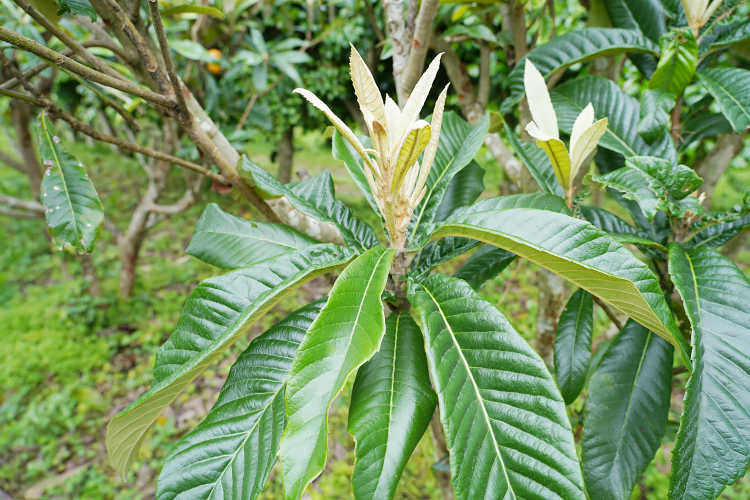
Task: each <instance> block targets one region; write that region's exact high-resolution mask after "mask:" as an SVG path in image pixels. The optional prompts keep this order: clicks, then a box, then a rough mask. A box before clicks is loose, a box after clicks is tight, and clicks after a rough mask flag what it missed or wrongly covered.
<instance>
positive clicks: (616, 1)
mask: <svg viewBox="0 0 750 500" xmlns="http://www.w3.org/2000/svg"><path fill="white" fill-rule="evenodd" d="M604 6H605V8H606V9H607V14H609V19H610V21H611V22H612V26H614V27H615V28H623V29H628V30H634V31H637V32H640V33H643V34H644V35H645V36H646V37H647V38H648V39H649V40H651V41H652V42H658V41H659V38H660V37H661V36H662V35H663V34H664V33H666V32H667V24H666V22H665V19H664V12H663V10H664V9H663V7H662V5H661V3H660V2H659V0H604Z"/></svg>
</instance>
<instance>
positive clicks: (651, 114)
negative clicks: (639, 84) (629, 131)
mask: <svg viewBox="0 0 750 500" xmlns="http://www.w3.org/2000/svg"><path fill="white" fill-rule="evenodd" d="M675 98H676V96H675V94H672V93H671V92H667V91H666V90H664V89H654V90H652V89H648V90H646V91H645V92H644V93H643V98H642V99H641V119H640V121H639V122H638V135H640V136H641V137H643V140H644V141H646V144H653V143H654V142H656V141H657V140H658V139H659V137H661V136H662V135H664V132H666V131H667V127H668V126H669V123H670V122H669V112H670V111H672V108H674V106H675Z"/></svg>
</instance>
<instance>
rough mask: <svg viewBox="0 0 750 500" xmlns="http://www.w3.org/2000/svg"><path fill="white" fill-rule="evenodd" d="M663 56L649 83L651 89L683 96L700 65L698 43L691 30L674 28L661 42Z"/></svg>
mask: <svg viewBox="0 0 750 500" xmlns="http://www.w3.org/2000/svg"><path fill="white" fill-rule="evenodd" d="M659 48H660V51H661V56H660V57H659V64H658V65H657V66H656V71H655V72H654V74H653V75H652V76H651V78H650V79H649V81H648V88H649V89H654V90H655V89H662V90H666V91H667V92H671V93H672V94H674V95H675V96H679V95H682V93H683V91H684V90H685V87H687V86H688V84H689V83H690V81H691V80H692V79H693V75H694V74H695V68H696V67H697V65H698V42H697V41H696V40H695V36H693V31H692V30H691V29H690V28H674V29H672V31H670V32H669V33H665V34H664V35H663V36H662V37H661V39H660V40H659Z"/></svg>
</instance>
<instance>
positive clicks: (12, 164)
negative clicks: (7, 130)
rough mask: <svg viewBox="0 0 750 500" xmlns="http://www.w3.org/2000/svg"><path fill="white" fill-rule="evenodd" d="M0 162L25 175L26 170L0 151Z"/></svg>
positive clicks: (18, 162) (19, 163)
mask: <svg viewBox="0 0 750 500" xmlns="http://www.w3.org/2000/svg"><path fill="white" fill-rule="evenodd" d="M0 161H1V162H3V163H5V164H6V165H8V166H9V167H10V168H12V169H14V170H18V171H19V172H23V173H24V174H25V173H26V169H25V168H24V166H23V164H22V163H21V162H20V161H18V160H16V159H15V158H13V157H12V156H10V155H8V154H5V153H3V152H2V151H0Z"/></svg>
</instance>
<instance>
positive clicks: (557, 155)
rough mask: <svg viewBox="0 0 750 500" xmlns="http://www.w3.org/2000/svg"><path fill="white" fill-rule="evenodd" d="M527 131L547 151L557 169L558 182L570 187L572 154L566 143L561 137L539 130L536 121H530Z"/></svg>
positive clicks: (555, 169) (554, 167) (553, 167)
mask: <svg viewBox="0 0 750 500" xmlns="http://www.w3.org/2000/svg"><path fill="white" fill-rule="evenodd" d="M526 131H527V132H528V133H529V135H530V136H531V137H533V138H534V139H536V145H537V146H539V147H540V148H542V149H543V150H544V152H545V153H547V156H548V157H549V161H550V162H551V163H552V169H553V170H554V171H555V177H557V182H559V183H560V185H561V186H562V187H563V189H568V187H569V185H570V155H569V154H568V150H567V149H565V144H563V142H562V141H561V140H560V139H555V138H554V137H550V136H549V135H548V134H546V133H544V132H543V131H541V130H539V127H537V126H536V123H534V122H529V124H528V125H527V126H526Z"/></svg>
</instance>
